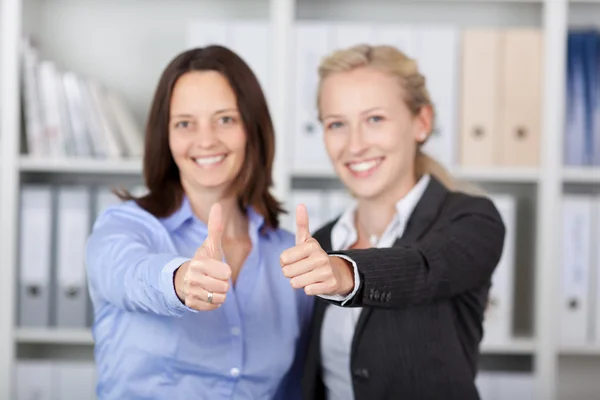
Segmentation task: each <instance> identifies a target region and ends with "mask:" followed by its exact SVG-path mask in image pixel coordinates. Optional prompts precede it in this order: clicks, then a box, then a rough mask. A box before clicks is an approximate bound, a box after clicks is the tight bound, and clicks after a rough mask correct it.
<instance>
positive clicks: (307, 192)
mask: <svg viewBox="0 0 600 400" xmlns="http://www.w3.org/2000/svg"><path fill="white" fill-rule="evenodd" d="M291 203H292V207H290V211H291V213H290V216H291V218H292V221H293V229H292V232H296V207H297V206H298V205H299V204H304V205H305V206H306V211H307V212H308V222H309V224H308V228H309V230H310V232H311V233H314V232H316V231H317V230H318V229H319V228H321V227H322V226H323V225H324V224H325V222H326V219H325V218H326V217H327V214H326V212H324V211H325V210H324V205H325V198H324V196H323V194H322V191H321V190H318V189H294V190H293V191H292V195H291Z"/></svg>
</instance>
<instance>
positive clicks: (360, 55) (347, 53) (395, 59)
mask: <svg viewBox="0 0 600 400" xmlns="http://www.w3.org/2000/svg"><path fill="white" fill-rule="evenodd" d="M361 67H368V68H372V69H375V70H378V71H381V72H385V73H388V74H391V75H394V76H396V77H397V78H398V80H399V83H400V85H401V87H402V88H403V89H404V93H405V98H404V101H405V103H406V105H407V107H408V109H409V110H410V111H411V113H412V114H413V115H415V116H416V115H418V114H419V112H421V110H422V109H423V107H430V108H431V112H432V115H433V121H435V107H434V105H433V102H432V101H431V97H430V95H429V91H428V90H427V87H426V85H425V77H424V76H423V75H422V74H421V73H420V72H419V69H418V67H417V63H416V62H415V60H413V59H411V58H409V57H408V56H407V55H406V54H404V53H403V52H402V51H400V50H398V49H397V48H395V47H392V46H387V45H380V46H369V45H366V44H360V45H356V46H352V47H349V48H346V49H341V50H337V51H334V52H333V53H331V54H330V55H328V56H327V57H325V58H323V59H322V60H321V64H320V65H319V87H318V90H317V93H318V95H317V107H318V106H319V100H320V93H321V85H322V83H323V80H324V79H325V78H327V77H328V76H329V75H332V74H335V73H338V72H348V71H352V70H354V69H357V68H361ZM430 135H431V132H429V135H428V136H427V138H426V139H425V140H423V141H422V142H419V143H418V145H417V154H416V156H415V174H416V176H417V178H419V177H421V176H422V175H424V174H431V175H433V176H435V177H436V178H437V179H438V180H439V181H440V182H442V183H443V184H444V185H445V186H446V187H447V188H448V189H450V190H456V189H457V188H458V185H459V184H458V182H457V181H456V180H455V179H454V178H453V177H452V176H451V174H450V173H449V172H448V171H447V170H446V168H444V167H443V166H442V165H441V164H440V163H438V162H437V161H436V160H435V159H433V158H432V157H431V156H429V155H428V154H425V153H424V152H423V151H422V150H421V147H422V146H423V144H425V142H426V141H427V139H428V138H429V136H430Z"/></svg>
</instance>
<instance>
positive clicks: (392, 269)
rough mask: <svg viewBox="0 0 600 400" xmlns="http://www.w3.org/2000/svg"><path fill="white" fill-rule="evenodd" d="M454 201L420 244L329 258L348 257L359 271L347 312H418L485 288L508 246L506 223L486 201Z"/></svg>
mask: <svg viewBox="0 0 600 400" xmlns="http://www.w3.org/2000/svg"><path fill="white" fill-rule="evenodd" d="M451 201H453V202H454V204H451V205H449V206H448V208H447V209H446V211H444V214H445V215H447V216H446V218H445V221H446V222H443V223H439V224H436V225H437V226H435V227H434V228H433V230H432V231H430V232H428V234H427V235H426V236H425V237H424V238H423V239H422V240H420V241H416V242H413V243H408V244H403V245H400V246H396V247H392V248H383V249H381V248H373V249H355V250H346V251H336V252H333V251H332V252H329V254H343V255H345V256H348V257H350V258H351V259H352V260H353V261H354V262H355V263H356V265H357V267H358V271H359V275H360V278H361V282H360V288H359V290H358V291H357V293H356V295H355V296H354V297H353V298H352V299H351V300H350V301H349V302H348V303H346V304H345V306H350V307H351V306H355V307H358V306H360V307H362V306H370V307H382V308H397V307H407V306H417V305H423V304H427V303H431V302H435V301H438V300H441V299H446V298H451V297H454V296H457V295H460V294H462V293H465V292H468V291H470V290H473V289H475V288H478V287H481V286H482V285H485V284H487V283H488V282H489V281H490V279H491V276H492V273H493V272H494V270H495V268H496V265H497V264H498V261H499V260H500V256H501V254H502V249H503V246H504V236H505V227H504V223H503V222H502V218H501V217H500V215H499V213H498V211H497V209H496V207H495V206H494V204H493V203H492V202H491V201H490V200H489V199H487V198H482V197H471V196H466V195H462V196H460V197H458V198H457V199H456V200H451ZM442 217H443V216H442Z"/></svg>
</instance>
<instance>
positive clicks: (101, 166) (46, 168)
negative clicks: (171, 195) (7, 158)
mask: <svg viewBox="0 0 600 400" xmlns="http://www.w3.org/2000/svg"><path fill="white" fill-rule="evenodd" d="M19 169H20V170H21V171H23V172H38V173H64V174H110V175H139V174H141V173H142V161H141V160H137V159H123V160H104V159H77V158H72V159H68V158H66V159H40V158H31V157H27V156H22V157H21V158H20V159H19Z"/></svg>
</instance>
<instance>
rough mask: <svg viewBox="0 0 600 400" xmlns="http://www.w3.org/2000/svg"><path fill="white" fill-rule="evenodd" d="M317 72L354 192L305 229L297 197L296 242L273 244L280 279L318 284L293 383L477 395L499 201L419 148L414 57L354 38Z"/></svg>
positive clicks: (422, 106)
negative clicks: (301, 366)
mask: <svg viewBox="0 0 600 400" xmlns="http://www.w3.org/2000/svg"><path fill="white" fill-rule="evenodd" d="M440 62H443V60H440ZM319 75H320V85H319V98H318V107H319V114H320V119H321V121H322V123H323V126H324V136H325V138H324V140H325V146H326V148H327V152H328V154H329V157H330V159H331V162H332V163H333V165H334V167H335V171H336V173H337V175H338V176H339V178H340V179H341V181H342V182H343V183H344V185H345V186H346V188H347V189H348V190H349V191H350V192H351V193H352V194H353V196H354V197H355V199H356V202H355V204H354V205H353V206H352V207H350V208H349V209H348V210H346V212H345V213H343V214H342V215H341V216H340V217H339V218H335V219H334V220H332V221H330V222H329V223H328V224H326V225H325V226H324V227H323V228H321V229H320V230H318V231H317V232H316V233H315V234H314V237H311V236H310V233H309V230H308V229H309V221H308V217H307V214H306V209H305V208H304V206H302V205H301V206H299V207H298V209H297V216H296V219H297V233H296V246H294V247H293V248H291V249H289V250H286V251H285V252H283V253H282V255H281V263H282V266H283V272H284V275H285V276H286V277H288V278H290V282H291V285H292V286H293V287H294V288H304V290H305V292H306V293H308V294H310V295H318V297H317V302H316V304H315V314H314V319H313V328H312V329H313V330H312V338H311V342H310V345H309V349H308V353H307V361H306V365H305V372H304V382H303V390H304V396H305V398H306V399H329V400H338V399H339V400H341V399H343V400H349V399H357V400H371V399H378V400H382V399H411V400H412V399H427V400H434V399H443V400H454V399H456V400H470V399H478V398H479V395H478V393H477V389H476V387H475V384H474V378H475V375H476V372H477V360H478V354H479V353H478V349H479V343H480V340H481V338H482V334H483V333H482V318H483V312H484V308H485V304H486V299H487V295H488V289H489V285H490V279H491V276H492V273H493V272H494V269H495V267H496V265H497V263H498V260H499V258H500V255H501V253H502V249H503V241H504V235H505V228H504V225H503V223H502V220H501V218H500V215H499V213H498V211H497V210H496V208H495V207H494V205H493V204H492V202H491V201H490V200H488V199H487V198H484V197H479V196H475V195H468V194H465V193H461V192H459V191H457V190H455V188H454V183H453V181H452V179H451V178H450V177H449V176H448V175H447V174H446V173H445V172H444V170H443V169H442V168H441V167H440V166H439V165H438V164H437V163H436V162H435V161H434V160H433V159H431V158H429V157H428V156H426V155H425V154H424V153H423V152H422V151H421V146H422V145H423V143H425V142H426V140H427V138H428V135H429V134H430V132H431V131H432V125H433V121H434V114H435V113H434V111H435V110H434V107H433V104H432V102H431V99H430V97H429V94H428V91H427V88H426V86H425V77H423V76H422V75H421V74H420V73H419V70H418V67H417V64H416V63H415V62H414V61H413V60H411V59H409V58H408V57H407V56H406V55H404V54H403V53H402V52H401V51H399V50H398V49H396V48H393V47H388V46H374V47H372V46H366V45H361V46H356V47H352V48H349V49H344V50H341V51H337V52H335V53H333V54H331V55H330V56H328V57H326V58H325V59H324V60H323V61H322V64H321V66H320V68H319Z"/></svg>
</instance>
